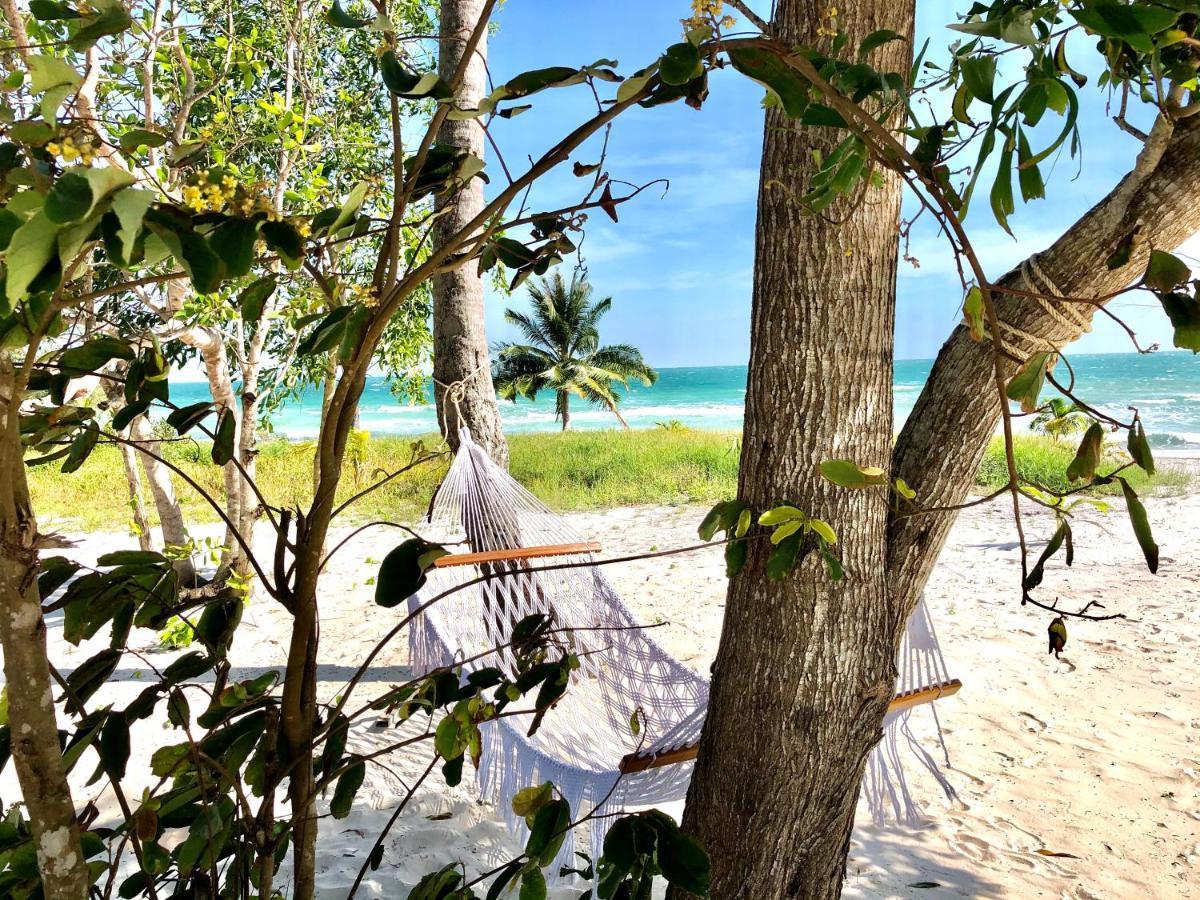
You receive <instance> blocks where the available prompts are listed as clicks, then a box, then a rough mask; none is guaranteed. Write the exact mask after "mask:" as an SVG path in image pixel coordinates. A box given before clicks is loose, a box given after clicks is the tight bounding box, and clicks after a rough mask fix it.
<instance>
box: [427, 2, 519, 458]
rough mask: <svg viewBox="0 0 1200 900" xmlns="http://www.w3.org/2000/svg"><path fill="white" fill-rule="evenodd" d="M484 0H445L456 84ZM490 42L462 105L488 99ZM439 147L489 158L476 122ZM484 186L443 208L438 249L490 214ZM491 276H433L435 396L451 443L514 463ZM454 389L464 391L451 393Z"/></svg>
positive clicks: (444, 46)
mask: <svg viewBox="0 0 1200 900" xmlns="http://www.w3.org/2000/svg"><path fill="white" fill-rule="evenodd" d="M483 5H484V4H483V2H482V0H443V3H442V16H441V25H440V28H439V35H440V38H441V45H440V46H441V52H440V54H439V60H438V71H439V72H440V73H441V75H442V77H443V78H446V79H449V78H450V77H451V76H452V75H453V74H454V72H455V71H456V70H457V68H458V65H459V61H460V60H461V59H462V54H463V45H464V43H465V42H466V41H467V39H468V38H469V37H470V35H471V32H472V31H473V30H474V28H475V25H476V23H477V22H478V21H479V18H480V16H481V15H482V13H483ZM486 54H487V37H486V36H485V37H484V38H483V39H482V40H481V41H480V42H479V47H478V49H477V50H476V52H475V53H474V54H472V57H471V60H470V62H469V63H468V65H467V70H466V78H465V79H464V80H463V84H462V88H461V90H460V91H459V95H458V96H459V99H460V101H462V102H461V104H460V105H464V106H474V105H475V104H476V103H477V102H478V100H479V99H480V98H481V97H483V96H484V95H485V94H487V67H486V62H485V61H486ZM437 139H438V143H441V144H447V145H449V146H452V147H458V148H460V149H462V150H469V151H470V152H471V153H473V154H475V155H476V156H478V157H479V158H480V159H482V158H483V157H484V134H483V128H482V126H481V125H480V124H479V123H478V122H476V121H475V120H474V119H465V120H462V121H453V120H450V119H447V120H446V121H445V122H444V123H443V124H442V126H441V128H440V129H439V131H438V138H437ZM483 206H484V200H483V183H482V182H481V181H479V180H478V179H473V180H472V181H471V183H470V184H468V185H467V186H466V187H465V188H464V189H463V190H461V191H458V192H457V193H455V194H454V195H453V196H452V197H451V198H450V199H449V200H448V201H443V202H439V203H438V209H439V210H440V211H441V214H440V218H439V219H438V220H437V222H436V223H435V225H434V240H433V245H434V247H440V246H442V245H443V244H445V242H446V241H447V240H448V239H449V238H450V237H451V236H454V235H456V234H458V233H459V232H460V231H461V230H462V228H463V226H464V225H465V224H466V223H468V222H470V221H471V220H472V219H473V218H475V216H477V215H478V214H479V212H480V211H481V210H482V209H483ZM483 302H484V298H483V279H482V277H481V276H480V275H479V273H478V269H477V268H476V267H475V266H474V265H466V266H460V267H459V268H457V269H455V270H454V271H452V272H446V273H444V274H442V275H438V276H436V277H435V278H434V279H433V377H434V386H433V396H434V402H435V403H436V405H437V414H438V422H440V423H441V426H442V431H443V433H444V434H445V436H446V440H447V441H448V442H449V443H450V446H451V447H453V448H454V449H456V450H457V449H458V430H459V428H461V427H463V426H466V427H467V428H470V429H471V436H472V438H473V439H474V441H475V443H477V444H479V446H481V447H483V448H484V449H485V450H487V453H488V455H489V456H490V457H492V459H494V460H495V461H496V462H497V463H498V464H500V465H502V466H504V467H507V466H508V445H507V444H506V443H505V440H504V432H503V431H502V430H501V427H500V409H499V406H498V405H497V403H496V390H495V388H494V387H493V385H492V364H491V355H490V353H489V351H488V342H487V331H486V329H485V327H484V317H483ZM451 385H457V386H458V388H457V389H455V390H453V391H449V390H448V388H449V387H450V386H451Z"/></svg>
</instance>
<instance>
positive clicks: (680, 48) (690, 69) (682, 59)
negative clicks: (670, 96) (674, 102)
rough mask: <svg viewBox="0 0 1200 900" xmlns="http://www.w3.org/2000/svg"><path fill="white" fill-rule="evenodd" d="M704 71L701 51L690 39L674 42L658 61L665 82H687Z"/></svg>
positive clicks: (660, 75)
mask: <svg viewBox="0 0 1200 900" xmlns="http://www.w3.org/2000/svg"><path fill="white" fill-rule="evenodd" d="M703 71H704V66H703V65H702V63H701V61H700V51H699V49H697V47H696V46H695V45H694V44H692V43H690V42H688V41H684V42H683V43H679V44H672V45H671V46H670V47H668V48H667V52H666V53H664V54H663V55H662V57H661V58H660V59H659V61H658V74H659V77H660V78H662V80H663V84H672V85H683V84H687V83H688V82H689V81H691V80H692V79H693V78H696V77H698V76H699V75H700V74H701V73H702V72H703Z"/></svg>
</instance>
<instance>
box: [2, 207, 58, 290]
mask: <svg viewBox="0 0 1200 900" xmlns="http://www.w3.org/2000/svg"><path fill="white" fill-rule="evenodd" d="M57 249H58V226H57V225H55V224H54V223H53V222H52V221H50V219H49V218H47V217H46V214H45V213H44V212H39V213H37V214H36V215H34V216H33V218H31V219H30V220H29V221H27V222H26V223H25V224H24V225H22V226H21V227H20V228H18V229H17V230H16V231H15V232H13V236H12V240H11V241H10V242H9V245H8V251H7V253H6V254H5V263H6V266H7V277H6V278H5V296H6V297H7V299H8V303H9V306H10V308H11V307H12V306H15V305H16V304H17V303H20V302H21V301H22V300H24V299H25V292H26V290H27V289H28V287H29V285H30V284H32V283H33V280H34V278H36V277H37V275H38V273H39V272H41V271H42V269H44V268H45V267H46V264H47V263H48V262H50V260H51V259H53V258H54V256H55V252H56V251H57Z"/></svg>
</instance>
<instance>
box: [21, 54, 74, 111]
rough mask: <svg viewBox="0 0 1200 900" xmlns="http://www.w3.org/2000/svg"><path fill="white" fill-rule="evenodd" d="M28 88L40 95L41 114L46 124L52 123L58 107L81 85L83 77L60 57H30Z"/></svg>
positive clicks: (28, 63)
mask: <svg viewBox="0 0 1200 900" xmlns="http://www.w3.org/2000/svg"><path fill="white" fill-rule="evenodd" d="M27 65H28V66H29V87H30V89H31V90H32V91H33V92H34V93H35V94H42V95H43V97H42V101H41V113H42V118H43V119H45V120H46V121H47V122H53V121H54V119H55V116H56V115H57V114H58V107H59V106H60V105H61V104H62V102H63V100H65V99H66V98H67V95H68V94H70V93H71V92H72V91H74V90H75V89H76V88H78V87H79V85H81V84H82V83H83V76H82V75H80V74H79V73H78V72H77V71H75V67H74V66H72V65H71V64H70V63H69V62H67V61H66V60H65V59H62V58H61V57H57V56H45V55H36V56H30V57H29V60H28V62H27Z"/></svg>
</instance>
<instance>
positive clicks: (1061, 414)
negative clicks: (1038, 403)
mask: <svg viewBox="0 0 1200 900" xmlns="http://www.w3.org/2000/svg"><path fill="white" fill-rule="evenodd" d="M1090 421H1091V419H1089V418H1088V416H1087V415H1086V414H1085V413H1084V411H1083V410H1082V409H1080V408H1079V407H1078V406H1076V405H1075V404H1074V403H1068V402H1067V401H1066V400H1065V399H1064V398H1062V397H1054V398H1053V399H1051V400H1050V402H1049V403H1047V404H1046V406H1045V407H1044V408H1043V409H1042V411H1041V412H1039V413H1038V415H1037V418H1035V419H1034V420H1033V421H1032V422H1030V423H1029V427H1030V429H1031V430H1033V431H1040V432H1042V433H1043V434H1047V435H1049V436H1050V437H1051V438H1053V439H1054V440H1056V441H1058V440H1061V439H1062V438H1064V437H1066V436H1067V435H1070V434H1076V433H1078V432H1080V431H1083V430H1085V429H1086V428H1087V427H1088V423H1089V422H1090Z"/></svg>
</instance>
